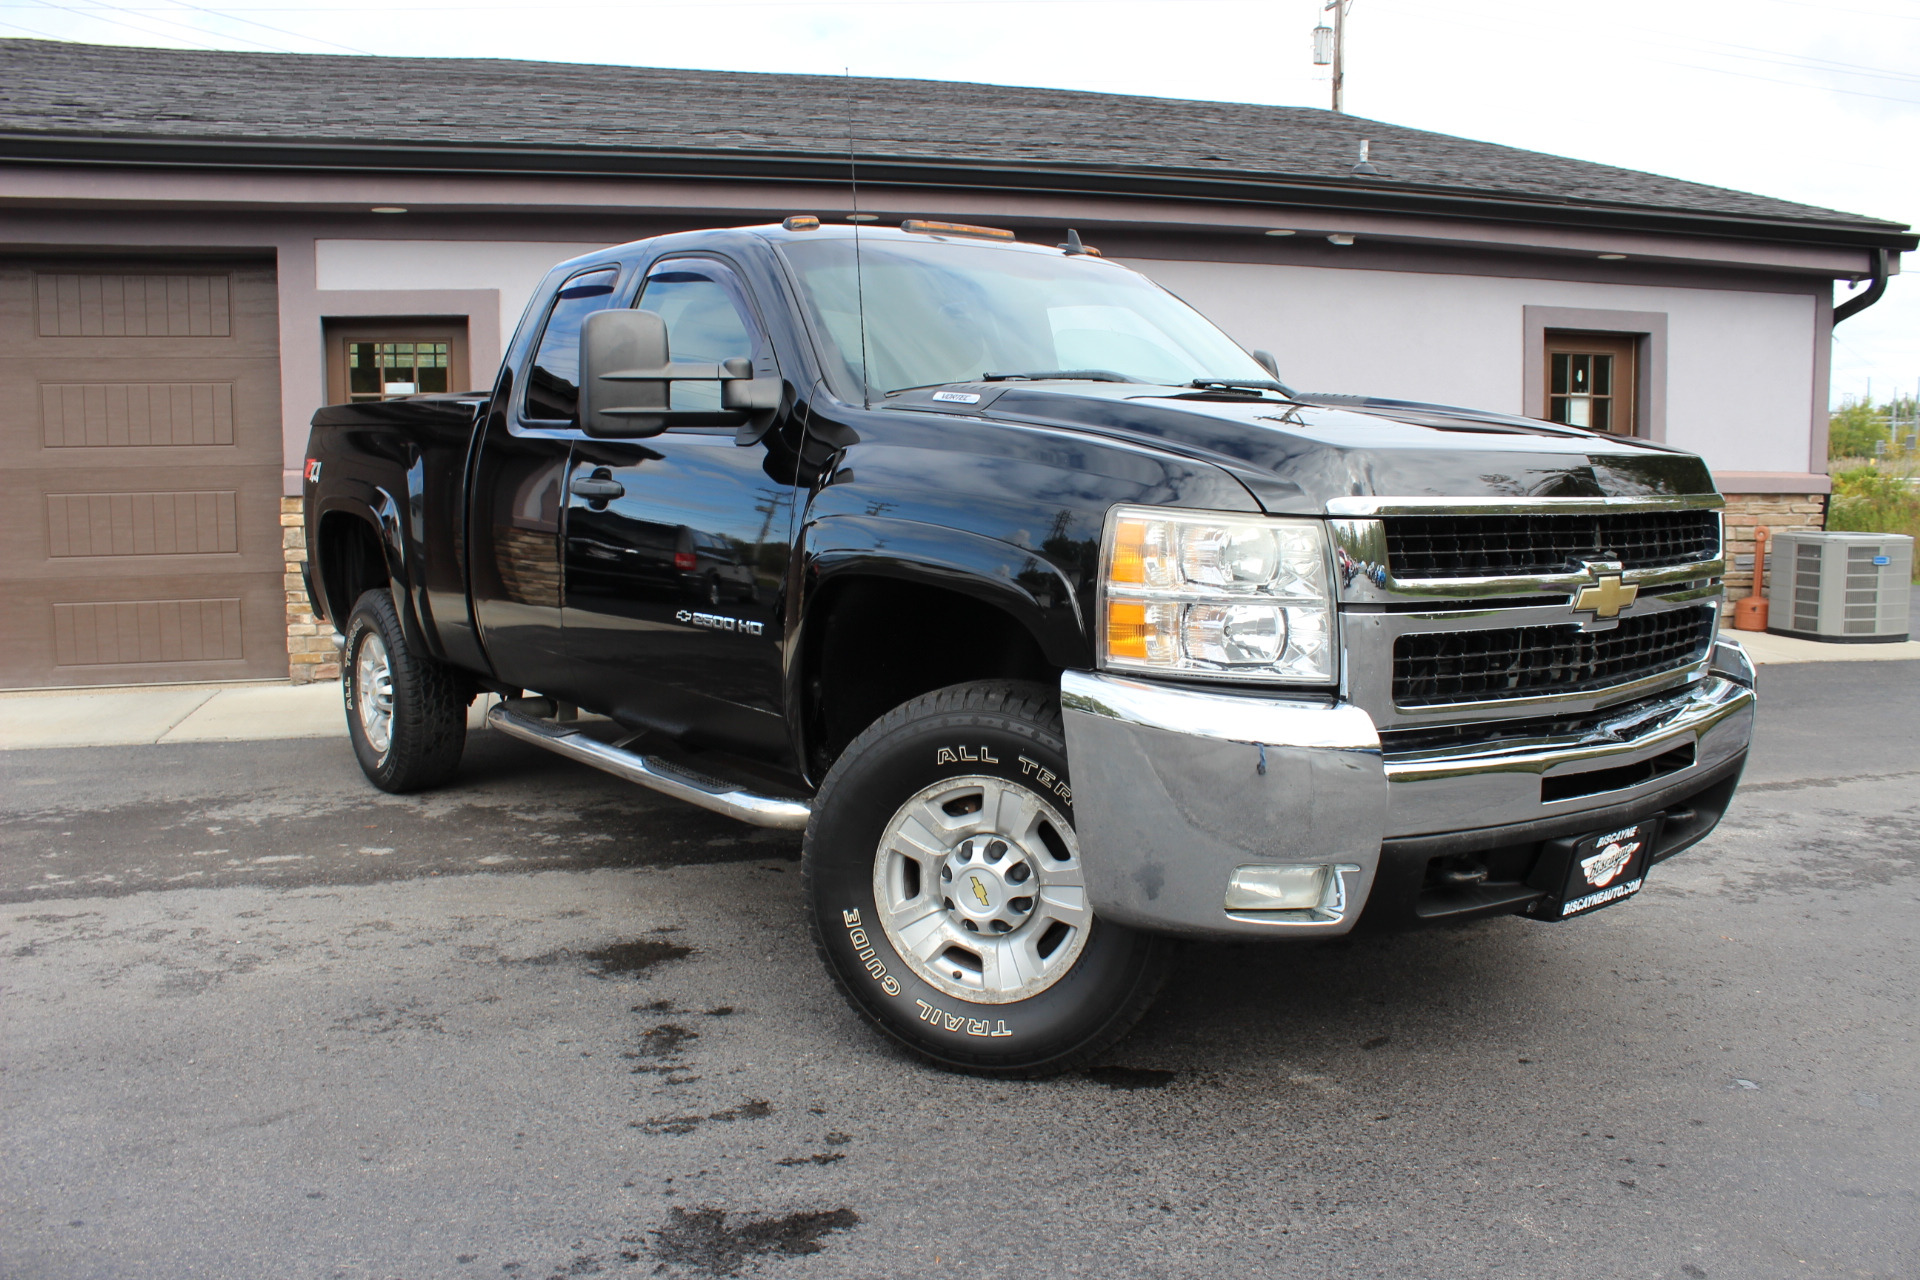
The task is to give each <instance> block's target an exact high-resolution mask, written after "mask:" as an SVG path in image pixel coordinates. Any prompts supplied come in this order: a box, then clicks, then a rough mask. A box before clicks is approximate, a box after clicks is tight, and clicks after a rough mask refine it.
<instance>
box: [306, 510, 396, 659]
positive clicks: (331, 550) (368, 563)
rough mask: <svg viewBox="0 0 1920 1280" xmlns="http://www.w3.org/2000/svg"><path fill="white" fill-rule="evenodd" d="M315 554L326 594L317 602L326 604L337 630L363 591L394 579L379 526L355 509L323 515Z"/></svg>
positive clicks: (342, 625) (328, 614) (320, 584)
mask: <svg viewBox="0 0 1920 1280" xmlns="http://www.w3.org/2000/svg"><path fill="white" fill-rule="evenodd" d="M312 554H313V556H314V563H315V568H316V569H317V570H318V574H317V576H318V578H319V584H318V585H319V587H320V593H321V595H322V597H323V599H322V600H320V601H316V602H315V603H318V604H321V605H323V608H324V611H325V614H326V616H327V618H328V619H329V620H330V621H332V623H333V625H334V629H335V630H336V631H337V630H340V629H342V628H344V627H345V625H346V621H347V615H348V614H349V613H351V612H352V611H353V604H354V601H356V600H358V599H359V598H360V596H361V593H362V592H365V591H370V590H373V589H374V588H376V587H384V586H389V585H390V584H391V583H392V581H393V575H392V571H391V568H390V566H389V565H388V564H387V551H386V545H385V543H384V542H383V541H382V540H381V537H380V531H379V529H378V528H376V527H375V526H374V524H373V523H372V522H371V521H369V520H367V519H365V518H364V517H361V516H358V515H356V514H354V513H353V512H351V511H328V512H325V513H324V514H322V515H321V517H320V526H319V545H318V546H317V547H315V548H314V549H313V552H312Z"/></svg>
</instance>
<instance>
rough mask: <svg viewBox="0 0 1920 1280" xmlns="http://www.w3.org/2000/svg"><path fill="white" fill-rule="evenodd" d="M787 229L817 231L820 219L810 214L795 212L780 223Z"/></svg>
mask: <svg viewBox="0 0 1920 1280" xmlns="http://www.w3.org/2000/svg"><path fill="white" fill-rule="evenodd" d="M780 225H781V226H783V227H785V228H786V229H787V230H789V231H818V230H819V229H820V219H818V218H816V217H814V216H812V215H811V214H805V213H796V214H794V215H793V216H792V217H791V218H788V219H787V220H786V221H784V222H782V223H781V224H780Z"/></svg>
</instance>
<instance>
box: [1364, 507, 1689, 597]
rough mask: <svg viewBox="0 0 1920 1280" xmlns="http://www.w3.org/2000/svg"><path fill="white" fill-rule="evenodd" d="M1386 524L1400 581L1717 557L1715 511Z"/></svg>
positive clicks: (1405, 519) (1412, 519) (1649, 565)
mask: <svg viewBox="0 0 1920 1280" xmlns="http://www.w3.org/2000/svg"><path fill="white" fill-rule="evenodd" d="M1386 527H1387V564H1388V565H1389V567H1390V568H1391V569H1392V570H1393V576H1394V577H1396V578H1400V579H1402V580H1408V579H1415V578H1508V577H1527V576H1537V575H1540V574H1550V573H1570V572H1576V571H1578V570H1579V568H1580V563H1581V561H1583V560H1618V561H1619V562H1620V564H1621V566H1622V567H1623V568H1627V569H1659V568H1665V567H1667V566H1669V565H1676V564H1697V563H1699V562H1701V561H1703V560H1714V559H1717V558H1719V555H1720V520H1719V516H1718V514H1717V513H1715V512H1712V511H1631V512H1620V513H1617V514H1608V513H1595V514H1592V515H1558V516H1548V515H1503V516H1391V517H1389V518H1388V519H1387V520H1386Z"/></svg>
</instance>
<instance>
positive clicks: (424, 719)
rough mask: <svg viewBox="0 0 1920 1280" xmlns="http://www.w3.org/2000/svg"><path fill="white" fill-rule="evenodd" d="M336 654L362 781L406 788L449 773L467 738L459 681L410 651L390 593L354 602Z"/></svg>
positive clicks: (441, 778)
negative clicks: (341, 646)
mask: <svg viewBox="0 0 1920 1280" xmlns="http://www.w3.org/2000/svg"><path fill="white" fill-rule="evenodd" d="M343 658H344V661H343V662H342V664H341V669H340V686H341V689H340V691H341V694H342V695H343V696H344V698H345V700H346V708H347V732H348V734H349V735H350V736H351V737H352V739H353V754H354V755H355V756H356V757H357V758H358V759H359V761H360V769H361V771H362V772H363V773H365V774H366V775H367V778H368V780H369V781H371V782H372V783H373V785H374V786H376V787H379V788H380V789H381V790H382V791H393V792H405V791H419V790H421V789H423V788H426V787H431V786H436V785H438V784H439V783H442V782H445V781H446V780H447V779H448V778H450V777H452V776H453V772H454V770H455V769H457V768H459V766H460V753H461V751H462V749H463V748H464V747H465V745H466V739H467V703H468V702H469V701H470V700H471V699H470V698H469V697H468V696H466V681H465V680H464V679H462V678H461V676H460V673H459V672H457V671H455V670H454V669H453V668H452V667H449V666H447V665H446V664H444V663H441V662H436V661H434V660H433V659H432V658H430V657H427V656H426V655H425V654H417V653H415V652H414V651H413V650H412V648H411V647H410V646H409V645H408V644H407V638H406V632H405V630H404V629H403V628H402V627H401V625H400V615H399V614H398V613H396V612H395V611H394V607H393V597H392V595H391V594H390V593H388V592H387V591H385V590H378V591H369V592H367V593H366V594H364V595H362V596H361V597H360V599H359V601H358V602H356V603H355V604H354V606H353V612H352V613H351V614H349V615H348V617H347V644H346V651H345V653H344V654H343Z"/></svg>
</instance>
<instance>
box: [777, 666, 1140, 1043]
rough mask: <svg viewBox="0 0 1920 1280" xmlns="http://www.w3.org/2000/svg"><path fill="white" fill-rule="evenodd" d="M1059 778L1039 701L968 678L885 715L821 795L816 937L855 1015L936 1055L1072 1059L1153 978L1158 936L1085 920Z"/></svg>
mask: <svg viewBox="0 0 1920 1280" xmlns="http://www.w3.org/2000/svg"><path fill="white" fill-rule="evenodd" d="M1067 779H1068V773H1067V759H1066V743H1065V739H1064V734H1063V732H1062V729H1061V723H1060V710H1059V705H1058V702H1057V700H1056V698H1055V697H1054V695H1053V694H1052V693H1051V692H1050V691H1049V690H1047V689H1045V688H1043V687H1041V686H1038V685H1030V684H1022V683H1015V682H1012V681H983V682H980V683H976V684H965V685H956V686H953V687H952V688H948V689H942V690H939V691H937V692H934V693H930V694H926V695H924V696H922V697H919V698H916V699H914V700H913V701H911V702H909V703H906V704H905V705H904V706H901V707H899V708H897V709H895V710H894V711H892V712H891V713H889V714H888V715H887V716H885V717H884V718H883V719H881V720H880V721H879V722H878V723H876V724H874V725H873V726H872V727H870V728H869V729H867V730H866V732H864V733H862V734H861V735H860V736H859V737H858V738H857V739H855V740H854V742H853V744H852V745H851V746H849V747H848V748H847V750H846V753H845V754H844V755H842V756H841V757H840V759H839V760H838V761H837V762H836V763H835V764H834V766H833V769H832V771H831V772H829V773H828V775H827V779H826V782H825V784H824V785H823V786H822V787H821V789H820V796H819V800H818V803H817V804H816V805H815V808H814V817H813V821H812V822H811V823H809V824H808V827H807V836H806V849H805V866H804V873H805V879H806V892H807V904H808V911H809V917H810V923H811V926H812V929H813V933H814V941H815V943H816V945H817V946H818V947H819V949H820V952H821V955H822V957H823V958H824V959H825V960H826V962H827V965H828V968H829V969H830V970H831V971H832V973H833V975H834V977H835V979H836V980H837V982H838V984H839V986H840V989H841V991H842V993H843V994H845V995H846V997H847V999H848V1000H849V1001H850V1002H851V1003H852V1004H853V1007H854V1008H855V1009H857V1010H858V1011H859V1012H860V1013H862V1014H864V1015H865V1016H866V1017H867V1018H869V1019H870V1020H872V1021H873V1022H874V1023H875V1024H876V1025H877V1026H878V1027H879V1028H880V1029H881V1030H882V1031H884V1032H886V1033H887V1034H888V1035H889V1036H891V1037H892V1038H893V1039H895V1040H897V1041H899V1042H900V1043H902V1044H904V1045H905V1046H906V1047H907V1048H909V1049H911V1050H912V1051H913V1052H915V1053H916V1054H919V1055H920V1056H921V1057H923V1058H925V1059H927V1060H929V1061H931V1062H933V1063H935V1064H936V1065H939V1066H943V1067H948V1068H951V1069H955V1070H962V1071H974V1072H980V1073H984V1074H992V1075H1010V1076H1040V1075H1050V1074H1053V1073H1055V1072H1059V1071H1066V1070H1070V1069H1072V1068H1074V1067H1077V1066H1081V1065H1084V1064H1086V1063H1087V1062H1088V1061H1090V1060H1091V1059H1092V1058H1093V1057H1094V1056H1095V1055H1096V1054H1098V1053H1100V1052H1101V1051H1102V1050H1103V1049H1105V1048H1106V1047H1107V1046H1109V1045H1111V1044H1112V1043H1113V1042H1114V1041H1116V1040H1118V1039H1119V1038H1120V1037H1121V1036H1123V1035H1125V1034H1126V1032H1127V1031H1128V1030H1130V1029H1131V1028H1132V1026H1133V1025H1134V1023H1136V1022H1137V1021H1139V1019H1140V1017H1141V1016H1142V1015H1143V1014H1144V1013H1145V1012H1146V1010H1147V1008H1148V1006H1149V1005H1150V1004H1151V1003H1152V1001H1153V998H1154V996H1155V995H1156V994H1158V992H1159V989H1160V986H1161V984H1162V982H1163V981H1164V979H1165V974H1166V949H1167V944H1166V943H1164V942H1163V941H1161V940H1160V939H1157V938H1153V937H1150V936H1148V935H1145V934H1141V933H1136V932H1134V931H1132V930H1129V929H1125V928H1122V927H1120V926H1118V925H1114V924H1111V923H1109V922H1107V921H1103V920H1098V919H1096V918H1095V917H1094V914H1093V911H1092V908H1091V906H1090V905H1089V903H1088V900H1087V892H1086V878H1085V873H1084V870H1083V868H1082V865H1081V860H1080V847H1079V842H1078V840H1077V839H1076V838H1075V835H1074V830H1073V792H1072V788H1071V787H1070V786H1069V785H1068V781H1067Z"/></svg>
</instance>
